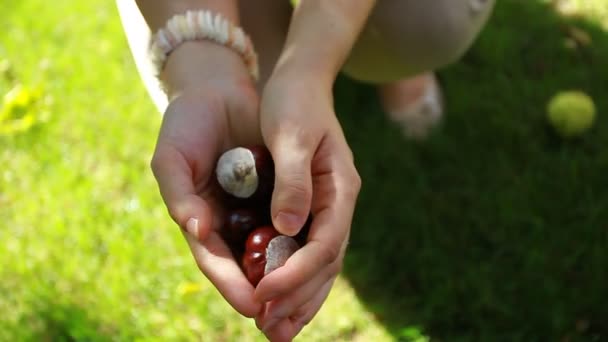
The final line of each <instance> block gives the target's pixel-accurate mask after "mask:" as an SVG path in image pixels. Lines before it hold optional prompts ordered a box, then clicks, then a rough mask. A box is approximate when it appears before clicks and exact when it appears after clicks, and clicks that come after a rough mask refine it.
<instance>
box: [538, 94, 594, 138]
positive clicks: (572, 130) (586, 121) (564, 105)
mask: <svg viewBox="0 0 608 342" xmlns="http://www.w3.org/2000/svg"><path fill="white" fill-rule="evenodd" d="M547 119H548V120H549V123H550V124H551V126H553V128H554V129H555V131H556V132H557V134H559V135H560V136H561V137H563V138H573V137H576V136H579V135H581V134H582V133H584V132H585V131H587V130H588V129H589V128H591V126H592V125H593V121H594V119H595V104H594V103H593V100H592V99H591V97H589V96H588V95H587V94H585V93H583V92H581V91H577V90H569V91H562V92H559V93H557V94H556V95H555V96H553V98H551V100H550V101H549V104H548V106H547Z"/></svg>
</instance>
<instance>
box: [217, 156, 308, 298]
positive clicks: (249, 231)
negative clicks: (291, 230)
mask: <svg viewBox="0 0 608 342" xmlns="http://www.w3.org/2000/svg"><path fill="white" fill-rule="evenodd" d="M216 175H217V180H218V183H219V185H220V187H221V188H222V189H223V190H224V191H225V192H226V194H227V195H228V196H229V199H228V200H227V202H229V203H226V204H228V205H227V207H228V213H227V216H226V220H225V225H224V234H223V235H224V238H225V239H226V240H227V242H228V243H229V245H230V247H231V248H232V251H233V253H234V254H235V257H236V258H237V260H239V259H240V261H241V267H242V269H243V273H244V274H245V276H246V277H247V279H248V280H249V282H250V283H251V284H252V285H253V286H257V284H258V283H259V282H260V280H261V279H262V278H263V277H264V275H266V274H268V273H270V272H272V271H274V270H275V269H277V268H279V267H281V266H283V265H284V264H285V262H286V261H287V259H288V258H289V257H290V256H291V255H292V254H293V253H295V252H296V251H297V250H298V249H299V248H300V245H299V244H298V242H296V239H294V238H291V237H289V236H285V235H281V234H280V233H279V232H278V231H277V230H276V229H275V228H274V227H273V226H272V225H271V220H270V215H269V210H270V200H271V197H272V190H273V187H274V164H273V162H272V157H271V155H270V152H269V151H268V150H267V149H266V147H264V146H253V147H237V148H234V149H231V150H228V151H226V152H225V153H224V154H223V155H222V156H221V157H220V158H219V160H218V163H217V167H216ZM306 231H307V229H303V230H302V233H303V234H306ZM297 238H298V241H301V242H304V241H305V237H304V238H303V237H302V236H298V237H297Z"/></svg>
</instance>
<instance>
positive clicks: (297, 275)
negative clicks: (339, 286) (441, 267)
mask: <svg viewBox="0 0 608 342" xmlns="http://www.w3.org/2000/svg"><path fill="white" fill-rule="evenodd" d="M260 120H261V127H262V135H263V137H264V141H265V143H266V145H267V146H268V149H269V150H270V152H271V154H272V157H273V159H274V162H275V173H276V180H275V190H274V193H273V198H272V205H271V207H272V209H271V211H272V213H271V214H272V217H273V223H274V226H275V227H276V229H277V230H278V231H279V232H281V233H282V234H285V235H295V234H297V233H298V231H299V230H300V229H301V228H302V226H303V224H304V222H305V220H306V218H307V216H308V213H309V212H311V213H312V215H313V221H312V225H311V228H310V233H309V235H308V239H307V244H306V245H305V246H304V247H302V248H301V249H300V250H298V251H297V252H296V253H295V254H294V255H292V256H291V257H290V258H289V260H288V261H287V263H286V264H285V265H284V266H283V267H281V268H279V269H277V270H275V271H273V272H272V273H270V274H269V275H267V276H266V277H264V278H263V279H262V281H261V282H260V283H259V284H258V286H257V288H256V290H255V293H254V297H255V299H256V300H258V301H260V302H261V303H265V308H264V309H263V310H262V312H261V313H260V314H258V315H257V316H256V324H257V326H258V327H259V328H260V329H261V330H262V331H263V332H264V333H265V335H266V336H267V337H268V338H269V339H270V340H271V341H290V340H291V339H293V338H294V337H295V336H296V335H297V334H298V333H299V332H300V330H301V329H302V328H303V327H304V326H305V325H306V324H307V323H308V322H310V321H311V320H312V318H313V317H314V316H315V315H316V313H317V312H318V311H319V309H320V308H321V305H322V304H323V302H324V301H325V299H326V298H327V295H328V294H329V291H330V289H331V287H332V285H333V282H334V280H335V278H336V277H337V275H338V273H339V272H340V270H341V268H342V261H343V257H344V252H345V249H346V245H347V242H348V237H349V232H350V225H351V220H352V215H353V211H354V208H355V203H356V199H357V196H358V193H359V189H360V184H361V180H360V178H359V175H358V173H357V171H356V169H355V166H354V162H353V155H352V152H351V150H350V148H349V147H348V144H347V142H346V139H345V137H344V134H343V132H342V129H341V127H340V124H339V122H338V120H337V118H336V116H335V113H334V109H333V99H332V92H331V88H330V87H323V86H319V84H318V82H316V80H315V79H314V77H309V79H308V80H307V79H306V76H303V75H291V76H290V75H287V74H284V73H277V74H275V75H274V76H273V77H271V79H270V80H269V81H268V83H267V85H266V87H265V89H264V93H263V95H262V103H261V112H260ZM285 214H290V215H285ZM286 218H287V219H286Z"/></svg>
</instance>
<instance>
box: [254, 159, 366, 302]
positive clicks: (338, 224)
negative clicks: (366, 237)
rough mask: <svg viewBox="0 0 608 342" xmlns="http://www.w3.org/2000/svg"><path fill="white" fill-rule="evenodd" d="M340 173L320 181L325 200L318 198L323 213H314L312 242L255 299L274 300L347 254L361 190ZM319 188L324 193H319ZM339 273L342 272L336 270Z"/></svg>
mask: <svg viewBox="0 0 608 342" xmlns="http://www.w3.org/2000/svg"><path fill="white" fill-rule="evenodd" d="M334 169H335V168H334ZM337 174H340V173H339V172H334V173H328V174H327V175H323V176H320V177H319V178H318V179H316V185H315V201H317V198H316V196H317V193H318V194H322V196H323V197H322V198H319V199H318V203H320V209H319V210H320V211H319V212H318V213H314V214H315V216H314V219H313V222H312V224H311V228H310V233H309V237H308V242H307V243H306V245H304V247H302V248H301V249H299V250H298V251H297V252H296V253H294V254H293V255H292V256H291V257H290V258H289V259H288V260H287V262H286V263H285V265H284V266H283V267H280V268H278V269H276V270H275V271H273V272H272V273H270V274H268V275H267V276H265V277H264V278H262V280H261V282H260V283H259V284H258V286H257V288H256V292H255V297H256V299H257V300H259V301H260V302H267V301H270V300H272V299H273V298H276V297H278V296H281V295H284V294H286V293H288V292H289V291H291V290H292V289H294V288H298V287H300V286H301V285H302V284H304V283H305V282H307V281H308V280H309V279H312V278H313V277H314V275H315V274H316V273H317V272H318V271H319V270H321V269H323V268H324V267H325V266H327V265H329V264H331V263H333V262H334V261H335V260H336V259H337V258H338V257H339V256H340V255H341V254H342V253H343V250H344V249H345V248H346V242H347V240H348V233H349V230H350V224H351V221H352V215H353V211H354V207H355V202H356V194H357V193H358V188H357V186H356V184H355V189H353V188H352V187H353V184H354V183H353V180H351V179H350V178H352V177H350V176H340V177H338V176H336V175H337ZM353 179H354V178H353ZM317 182H318V183H317ZM317 184H318V185H317ZM317 188H320V189H322V190H319V191H317ZM338 266H341V264H338ZM338 271H339V269H337V270H336V272H338Z"/></svg>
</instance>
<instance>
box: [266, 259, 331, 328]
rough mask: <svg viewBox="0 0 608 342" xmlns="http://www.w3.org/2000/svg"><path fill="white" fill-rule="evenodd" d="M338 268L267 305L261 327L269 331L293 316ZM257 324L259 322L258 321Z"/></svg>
mask: <svg viewBox="0 0 608 342" xmlns="http://www.w3.org/2000/svg"><path fill="white" fill-rule="evenodd" d="M335 269H337V268H336V267H327V268H326V270H324V271H323V272H321V273H319V274H317V275H316V276H315V277H314V278H313V279H312V280H311V281H309V282H307V283H306V284H304V285H302V286H301V287H299V288H298V289H296V290H294V291H292V292H290V293H288V294H286V295H285V296H282V297H280V298H277V299H275V300H273V301H271V302H269V303H267V304H266V305H267V307H266V311H265V314H264V315H263V316H262V317H260V319H259V326H261V327H262V330H267V329H269V328H271V327H272V326H274V325H275V324H277V323H278V322H280V321H281V320H283V319H285V318H287V317H289V316H291V315H293V314H294V312H295V311H296V310H297V309H298V308H300V307H301V306H303V305H304V304H305V303H307V302H308V301H310V300H311V299H312V298H313V297H314V296H315V295H316V294H317V293H318V292H319V290H320V289H321V288H322V287H323V285H324V284H325V283H327V281H328V280H329V279H331V278H333V277H334V275H335ZM256 322H257V320H256Z"/></svg>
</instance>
